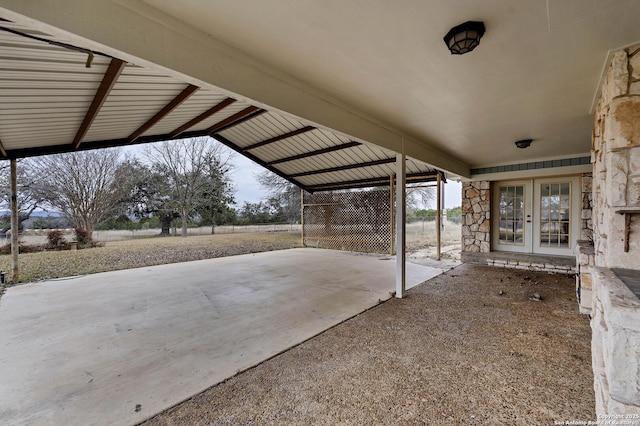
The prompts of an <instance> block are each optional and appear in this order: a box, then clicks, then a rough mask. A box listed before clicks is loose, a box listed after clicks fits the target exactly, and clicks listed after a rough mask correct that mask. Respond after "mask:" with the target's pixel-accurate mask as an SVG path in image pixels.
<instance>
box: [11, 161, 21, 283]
mask: <svg viewBox="0 0 640 426" xmlns="http://www.w3.org/2000/svg"><path fill="white" fill-rule="evenodd" d="M10 168H11V184H10V186H11V269H12V281H13V283H14V284H15V283H17V282H18V281H19V280H20V264H19V263H18V252H19V250H20V246H19V242H18V233H19V230H18V172H17V162H16V160H15V158H13V159H11V161H10Z"/></svg>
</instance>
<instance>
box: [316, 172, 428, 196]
mask: <svg viewBox="0 0 640 426" xmlns="http://www.w3.org/2000/svg"><path fill="white" fill-rule="evenodd" d="M439 173H441V172H439V171H433V172H421V173H410V174H407V183H409V182H432V181H434V180H436V179H437V176H438V174H439ZM389 179H390V176H381V177H379V178H367V179H358V180H352V181H348V180H347V181H342V182H332V183H321V184H318V185H309V186H307V187H306V189H307V190H308V191H310V192H315V191H332V190H338V189H352V188H367V187H372V186H378V185H389Z"/></svg>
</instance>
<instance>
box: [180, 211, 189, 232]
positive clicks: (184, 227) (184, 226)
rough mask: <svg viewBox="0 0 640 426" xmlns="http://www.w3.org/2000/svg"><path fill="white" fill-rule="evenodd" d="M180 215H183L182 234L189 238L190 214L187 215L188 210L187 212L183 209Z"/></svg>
mask: <svg viewBox="0 0 640 426" xmlns="http://www.w3.org/2000/svg"><path fill="white" fill-rule="evenodd" d="M180 216H182V217H181V219H182V234H181V236H182V238H187V219H188V216H187V212H186V210H185V209H182V214H181V215H180Z"/></svg>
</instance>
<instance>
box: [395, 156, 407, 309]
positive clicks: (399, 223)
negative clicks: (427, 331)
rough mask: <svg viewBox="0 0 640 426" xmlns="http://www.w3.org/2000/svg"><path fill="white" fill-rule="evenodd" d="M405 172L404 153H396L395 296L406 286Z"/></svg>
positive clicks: (400, 294) (403, 291) (400, 293)
mask: <svg viewBox="0 0 640 426" xmlns="http://www.w3.org/2000/svg"><path fill="white" fill-rule="evenodd" d="M406 174H407V167H406V162H405V155H404V154H396V297H397V298H399V299H401V298H402V297H404V293H405V290H406V288H407V285H406V281H407V270H406V263H405V260H406V251H405V233H406V226H405V222H406V217H405V216H406V211H407V208H406V205H407V203H406V199H405V198H406V188H405V186H406V185H405V182H406Z"/></svg>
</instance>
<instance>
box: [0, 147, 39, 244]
mask: <svg viewBox="0 0 640 426" xmlns="http://www.w3.org/2000/svg"><path fill="white" fill-rule="evenodd" d="M17 163H18V164H17V185H18V200H17V201H18V228H19V229H21V228H22V222H24V221H25V220H27V219H29V217H30V216H31V214H32V213H33V212H34V210H36V209H37V208H41V207H43V206H44V201H45V200H44V198H45V197H44V194H45V192H44V191H43V188H42V175H41V174H40V173H39V172H38V171H37V169H36V168H35V167H34V165H33V162H32V161H30V160H27V159H22V160H18V161H17ZM9 184H10V174H9V162H2V163H0V207H2V208H4V209H9V208H10V203H11V191H10V190H9ZM2 219H4V218H2ZM6 219H7V220H6V221H5V220H0V223H1V225H0V226H1V227H2V231H3V232H6V231H7V230H8V229H9V227H10V225H9V220H8V217H6Z"/></svg>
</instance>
